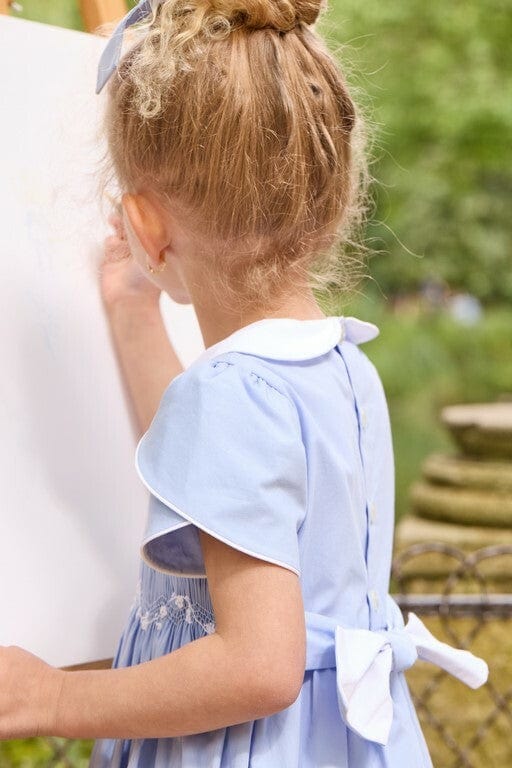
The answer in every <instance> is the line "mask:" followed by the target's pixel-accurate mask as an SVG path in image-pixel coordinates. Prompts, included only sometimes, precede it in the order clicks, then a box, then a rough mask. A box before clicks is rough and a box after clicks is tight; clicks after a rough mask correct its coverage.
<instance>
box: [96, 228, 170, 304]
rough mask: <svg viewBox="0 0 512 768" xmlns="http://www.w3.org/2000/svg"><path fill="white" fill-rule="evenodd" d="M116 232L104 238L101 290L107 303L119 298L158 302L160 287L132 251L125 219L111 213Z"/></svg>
mask: <svg viewBox="0 0 512 768" xmlns="http://www.w3.org/2000/svg"><path fill="white" fill-rule="evenodd" d="M108 220H109V223H110V224H111V225H112V226H113V228H114V230H115V234H113V235H109V236H108V237H106V238H105V245H104V258H103V261H102V262H101V263H100V290H101V298H102V300H103V303H104V305H105V306H106V307H107V308H109V307H112V306H113V305H114V304H116V303H117V302H119V301H124V300H126V299H130V300H132V299H135V300H136V301H137V302H139V301H141V302H142V303H145V302H147V303H149V304H151V305H155V306H158V304H159V299H160V293H161V289H160V288H159V287H158V286H156V285H155V284H154V283H153V282H151V280H150V279H149V278H148V277H146V275H145V274H144V273H143V271H142V269H141V267H140V266H139V264H138V263H137V262H136V261H135V259H134V258H133V256H132V255H131V253H130V248H129V245H128V241H127V239H126V233H125V231H124V225H123V220H122V218H121V216H120V215H119V214H118V213H113V214H111V216H109V219H108Z"/></svg>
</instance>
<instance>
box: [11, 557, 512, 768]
mask: <svg viewBox="0 0 512 768" xmlns="http://www.w3.org/2000/svg"><path fill="white" fill-rule="evenodd" d="M511 566H512V546H492V547H485V548H482V549H479V550H476V551H473V552H471V553H467V552H464V551H463V550H461V549H458V548H457V547H454V546H449V545H447V544H442V543H438V542H428V543H424V544H417V545H414V546H411V547H408V548H407V549H406V550H403V551H402V552H400V553H399V554H398V555H396V556H395V559H394V562H393V568H392V589H391V592H392V594H393V596H394V598H395V600H396V601H397V603H398V604H399V606H400V608H401V609H402V611H403V613H404V617H405V618H406V614H407V611H414V612H415V613H417V614H418V615H421V616H422V617H423V618H424V621H425V624H427V626H429V628H430V629H431V631H433V632H434V633H435V634H436V636H437V637H439V639H441V640H445V641H446V642H448V643H450V644H451V645H454V646H456V647H458V648H466V649H468V650H472V651H473V652H474V653H476V654H477V655H480V656H483V657H484V658H485V659H486V661H487V662H488V664H489V668H490V674H489V680H488V682H487V683H486V684H485V685H484V686H482V688H481V689H478V690H477V691H471V690H469V689H466V692H464V691H463V689H465V688H466V687H465V686H464V685H463V684H462V683H460V682H459V681H457V680H454V678H453V677H451V676H450V675H448V674H447V673H446V672H444V671H443V670H440V669H439V668H438V667H436V666H433V665H431V664H428V663H427V662H422V661H417V662H416V664H414V666H413V667H412V668H411V669H410V670H407V671H406V677H407V680H408V683H409V687H410V689H411V694H412V697H413V700H414V703H415V706H416V710H417V713H418V716H419V719H420V722H421V725H422V728H423V730H424V733H425V736H426V739H427V742H428V744H429V748H430V750H431V752H432V759H433V762H434V765H435V768H484V767H485V768H498V767H499V768H506V767H507V766H512V739H511V738H510V734H511V733H512V594H511V593H510V592H508V591H506V590H507V589H510V587H511V586H512V567H511ZM433 587H434V589H433ZM443 635H444V637H443ZM35 741H37V742H40V746H41V749H42V750H43V748H44V750H46V752H45V754H44V755H42V753H41V754H39V753H38V756H37V757H33V758H32V759H31V758H30V757H29V758H28V759H27V758H26V759H25V761H24V762H21V761H20V762H18V761H17V760H15V759H14V758H10V757H9V756H8V754H7V753H2V752H0V768H12V766H18V765H19V766H23V768H25V766H38V767H39V766H45V768H85V766H87V764H88V756H89V754H90V748H91V746H92V742H75V741H70V740H66V739H61V738H49V739H44V740H43V739H39V740H30V742H31V744H32V747H33V748H34V749H35V747H34V742H35ZM43 742H44V744H43ZM27 744H28V742H27ZM0 746H1V745H0ZM41 755H42V756H41Z"/></svg>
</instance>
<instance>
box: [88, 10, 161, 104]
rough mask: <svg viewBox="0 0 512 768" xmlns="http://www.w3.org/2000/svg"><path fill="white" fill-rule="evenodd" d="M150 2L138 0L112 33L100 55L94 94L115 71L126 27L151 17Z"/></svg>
mask: <svg viewBox="0 0 512 768" xmlns="http://www.w3.org/2000/svg"><path fill="white" fill-rule="evenodd" d="M155 2H156V4H157V5H160V4H161V3H163V2H164V0H153V4H154V3H155ZM152 10H153V8H152V3H151V0H140V2H139V3H138V4H137V5H136V6H135V7H134V8H132V10H131V11H129V13H127V14H126V16H125V17H124V19H122V20H121V21H120V22H119V24H118V25H117V27H116V28H115V30H114V32H113V33H112V37H111V38H110V40H109V41H108V43H107V46H106V48H105V50H104V51H103V53H102V54H101V58H100V62H99V66H98V79H97V82H96V93H100V91H101V90H102V88H103V86H104V85H105V84H106V83H107V81H108V80H109V79H110V77H111V76H112V74H113V72H114V71H115V70H116V69H117V66H118V64H119V59H120V57H121V48H122V46H123V36H124V32H125V30H126V29H128V27H131V26H132V25H133V24H136V23H137V22H138V21H142V20H143V19H145V18H146V17H147V16H151V13H152Z"/></svg>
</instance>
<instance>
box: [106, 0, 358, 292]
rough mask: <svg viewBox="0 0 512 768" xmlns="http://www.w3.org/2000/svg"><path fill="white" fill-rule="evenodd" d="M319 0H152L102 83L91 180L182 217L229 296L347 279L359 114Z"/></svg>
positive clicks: (212, 277) (351, 261)
mask: <svg viewBox="0 0 512 768" xmlns="http://www.w3.org/2000/svg"><path fill="white" fill-rule="evenodd" d="M322 9H323V1H322V0H165V1H164V2H162V3H160V4H158V5H156V6H153V9H152V16H151V18H149V19H148V20H147V22H144V23H143V24H142V25H139V26H138V27H136V28H135V29H136V31H135V34H136V35H137V34H139V30H140V31H141V32H142V33H143V36H142V37H141V39H140V40H138V41H137V42H136V44H135V45H134V46H133V47H132V48H131V50H129V51H128V53H127V54H126V55H125V56H124V57H123V58H122V60H121V62H120V64H119V67H118V69H117V70H116V72H115V73H114V76H113V77H112V78H111V80H110V82H109V84H108V101H107V106H106V111H105V126H104V127H105V131H106V137H107V145H108V157H105V169H104V170H105V174H104V179H105V178H106V177H110V178H112V177H114V178H115V180H116V182H117V184H118V185H119V187H120V189H121V190H122V191H136V190H137V189H138V188H139V186H140V185H147V186H149V188H150V189H151V190H152V191H154V193H156V194H157V195H158V197H159V199H161V200H162V202H164V203H165V204H168V205H172V206H173V210H178V211H180V212H182V213H183V214H185V215H186V217H187V220H188V221H189V222H191V226H192V228H193V232H194V235H195V236H196V237H197V238H199V240H200V241H202V242H203V243H204V252H205V253H207V254H208V258H206V259H205V263H204V269H205V274H204V279H205V284H208V285H209V286H210V287H211V291H212V292H213V293H214V294H215V296H216V299H217V300H218V301H219V302H228V303H229V305H230V306H233V304H234V303H235V302H238V303H239V304H240V303H243V304H244V306H247V305H251V304H257V305H259V306H261V305H265V306H269V307H270V306H271V305H272V303H273V301H274V299H275V298H276V297H277V296H278V295H279V294H281V293H282V292H283V290H284V289H285V287H287V288H292V289H293V290H294V291H295V292H296V291H297V290H300V289H301V288H302V287H303V288H305V290H307V291H310V290H311V289H313V290H320V291H322V292H326V291H332V292H334V293H335V294H339V292H340V291H343V290H344V289H350V288H351V285H352V283H353V282H354V279H355V280H357V278H358V277H359V274H358V266H359V264H360V263H361V262H360V261H359V259H357V258H355V256H356V255H357V253H360V252H361V250H364V248H361V247H358V246H361V245H362V244H361V242H360V240H359V238H358V237H356V236H355V235H356V233H358V232H359V230H360V228H361V225H362V223H363V221H364V218H365V213H366V210H367V186H368V179H369V174H368V164H367V161H366V154H365V145H366V131H365V123H364V121H363V119H362V117H361V115H360V114H359V111H358V109H357V108H356V106H355V104H354V101H353V98H352V96H351V94H350V92H349V89H348V86H347V83H346V81H345V77H344V75H343V74H342V72H341V70H340V68H339V66H338V65H337V62H336V60H335V58H334V56H333V55H332V54H331V53H330V52H329V50H328V48H327V46H326V44H325V42H324V41H323V40H322V38H321V37H320V36H319V35H318V33H317V32H316V31H315V29H314V28H313V27H312V26H311V25H313V24H314V23H315V22H316V20H317V18H318V17H319V14H320V12H321V11H322ZM103 31H105V30H103ZM108 31H110V29H109V30H108ZM105 183H106V182H105ZM340 246H341V248H340ZM347 246H348V248H347ZM351 246H355V249H354V247H351Z"/></svg>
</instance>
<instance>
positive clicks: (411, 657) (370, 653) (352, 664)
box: [335, 613, 489, 745]
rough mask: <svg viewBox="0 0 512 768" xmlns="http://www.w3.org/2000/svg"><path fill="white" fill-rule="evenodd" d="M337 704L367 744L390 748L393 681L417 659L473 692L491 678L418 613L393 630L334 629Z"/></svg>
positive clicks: (482, 665)
mask: <svg viewBox="0 0 512 768" xmlns="http://www.w3.org/2000/svg"><path fill="white" fill-rule="evenodd" d="M335 656H336V680H337V692H338V705H339V708H340V712H341V714H342V717H343V719H344V720H345V722H346V723H347V725H348V726H349V727H350V728H351V729H352V730H353V731H355V732H356V733H358V734H359V735H360V736H363V737H364V738H365V739H369V740H371V741H375V742H377V743H378V744H382V745H385V744H387V741H388V738H389V732H390V730H391V724H392V721H393V699H392V697H391V692H390V685H389V676H390V673H391V670H392V669H395V670H398V671H403V670H404V669H407V668H408V667H410V666H412V664H413V663H414V662H415V660H416V659H417V658H420V659H424V660H425V661H430V662H432V663H433V664H436V665H437V666H439V667H441V668H442V669H444V670H446V671H447V672H449V673H450V674H451V675H454V677H457V678H458V679H459V680H461V681H462V682H463V683H465V684H466V685H468V686H470V687H471V688H479V687H480V686H481V685H483V684H484V683H485V682H486V680H487V678H488V676H489V668H488V666H487V664H486V662H485V661H484V660H483V659H481V658H479V657H478V656H475V655H474V654H472V653H470V652H469V651H465V650H462V649H459V648H453V647H452V646H451V645H448V644H447V643H443V642H441V641H440V640H438V639H437V638H436V637H434V635H432V634H431V632H429V630H428V629H427V627H426V626H425V625H424V623H423V622H422V621H421V619H419V618H418V616H416V614H415V613H409V614H408V621H407V624H406V625H405V626H404V627H400V628H398V629H388V630H367V629H352V628H349V629H347V628H344V627H341V626H339V625H337V626H336V628H335Z"/></svg>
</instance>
